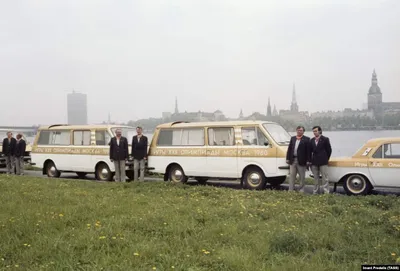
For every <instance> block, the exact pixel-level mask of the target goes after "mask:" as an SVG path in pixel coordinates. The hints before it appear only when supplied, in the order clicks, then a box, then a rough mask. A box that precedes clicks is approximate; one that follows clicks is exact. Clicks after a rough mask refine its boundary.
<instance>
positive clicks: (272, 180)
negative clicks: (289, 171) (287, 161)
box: [267, 176, 286, 187]
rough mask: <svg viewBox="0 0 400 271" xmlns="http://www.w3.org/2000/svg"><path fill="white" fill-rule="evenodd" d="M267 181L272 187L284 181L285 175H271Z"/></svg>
mask: <svg viewBox="0 0 400 271" xmlns="http://www.w3.org/2000/svg"><path fill="white" fill-rule="evenodd" d="M267 181H268V182H269V184H270V185H271V186H273V187H279V186H280V185H281V184H283V183H284V182H285V181H286V176H278V177H271V178H268V179H267Z"/></svg>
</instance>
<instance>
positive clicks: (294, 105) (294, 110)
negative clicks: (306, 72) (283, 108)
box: [290, 83, 299, 112]
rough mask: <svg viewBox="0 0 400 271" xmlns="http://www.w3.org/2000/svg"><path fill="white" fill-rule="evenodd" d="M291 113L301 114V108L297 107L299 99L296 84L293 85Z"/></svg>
mask: <svg viewBox="0 0 400 271" xmlns="http://www.w3.org/2000/svg"><path fill="white" fill-rule="evenodd" d="M290 111H292V112H299V107H298V105H297V99H296V86H295V84H294V83H293V92H292V104H291V105H290Z"/></svg>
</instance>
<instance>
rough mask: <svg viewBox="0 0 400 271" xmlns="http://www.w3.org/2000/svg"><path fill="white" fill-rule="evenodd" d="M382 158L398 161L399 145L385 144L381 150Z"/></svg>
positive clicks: (399, 156)
mask: <svg viewBox="0 0 400 271" xmlns="http://www.w3.org/2000/svg"><path fill="white" fill-rule="evenodd" d="M383 158H386V159H400V144H399V143H391V144H385V145H384V150H383Z"/></svg>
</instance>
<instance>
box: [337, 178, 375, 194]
mask: <svg viewBox="0 0 400 271" xmlns="http://www.w3.org/2000/svg"><path fill="white" fill-rule="evenodd" d="M343 188H344V190H345V191H346V193H347V195H354V196H358V195H367V194H369V192H371V189H372V186H371V183H370V182H369V180H368V179H367V178H366V177H364V176H363V175H360V174H352V175H349V176H347V177H346V178H345V180H344V183H343Z"/></svg>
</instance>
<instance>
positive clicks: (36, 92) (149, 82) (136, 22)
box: [0, 0, 400, 125]
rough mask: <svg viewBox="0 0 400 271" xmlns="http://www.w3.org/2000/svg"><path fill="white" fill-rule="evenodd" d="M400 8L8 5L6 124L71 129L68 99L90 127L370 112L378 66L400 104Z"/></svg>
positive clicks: (363, 3)
mask: <svg viewBox="0 0 400 271" xmlns="http://www.w3.org/2000/svg"><path fill="white" fill-rule="evenodd" d="M399 14H400V1H398V0H387V1H384V0H347V1H345V0H325V1H322V0H321V1H317V0H315V1H311V0H297V1H296V0H292V1H282V0H281V1H279V0H274V1H272V0H270V1H261V0H260V1H256V0H250V1H246V2H244V1H237V0H230V1H229V0H213V1H211V0H203V1H184V0H175V1H173V0H171V1H163V0H154V1H144V0H136V1H110V0H98V1H77V0H72V1H64V2H59V1H50V0H40V1H6V2H4V3H3V6H2V9H1V10H0V42H1V44H2V46H1V48H0V58H1V60H2V61H1V64H0V90H1V93H2V94H3V95H2V100H1V102H2V112H3V114H0V125H33V124H50V123H66V122H67V108H66V107H67V94H68V93H70V92H72V90H73V89H75V91H76V92H81V93H86V94H87V96H88V120H89V122H90V123H99V122H102V121H106V120H107V119H108V114H109V113H110V114H111V118H112V120H113V121H117V122H127V121H129V120H136V119H140V118H146V117H161V114H162V112H173V110H174V106H175V104H174V103H175V96H177V97H178V103H179V110H180V111H181V112H184V111H188V112H193V111H199V110H201V111H206V112H213V111H215V110H217V109H219V110H221V111H222V112H223V113H224V114H225V115H226V116H227V117H237V116H238V115H239V112H240V109H243V113H244V114H245V115H250V114H252V113H253V112H257V111H258V112H260V113H263V114H265V112H266V109H267V103H268V97H270V98H271V105H272V108H273V106H274V104H275V105H276V107H277V109H278V110H280V109H289V107H290V101H291V96H292V86H293V83H295V85H296V93H297V102H298V105H299V110H301V111H309V112H316V111H324V110H335V111H336V110H343V109H344V108H347V107H351V108H354V109H361V108H362V105H363V104H365V103H366V101H367V92H368V89H369V87H370V84H371V74H372V71H373V69H376V73H377V75H378V84H379V86H380V88H381V90H382V93H383V100H384V101H385V102H390V101H399V102H400V94H399V93H400V77H399V74H400V65H399V60H400V51H399V49H398V48H400V35H399V29H400V16H399Z"/></svg>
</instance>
